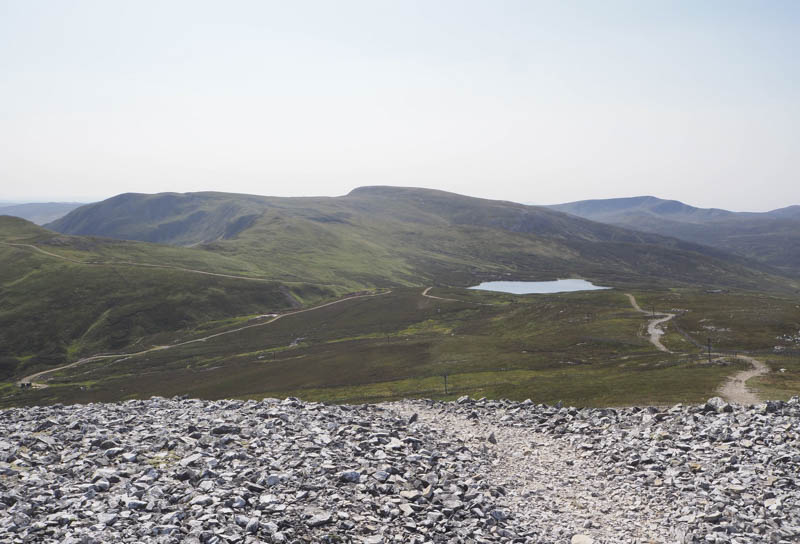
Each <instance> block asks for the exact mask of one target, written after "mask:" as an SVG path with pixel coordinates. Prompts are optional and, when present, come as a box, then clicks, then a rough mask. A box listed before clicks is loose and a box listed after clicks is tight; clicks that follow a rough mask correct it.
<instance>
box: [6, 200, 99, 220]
mask: <svg viewBox="0 0 800 544" xmlns="http://www.w3.org/2000/svg"><path fill="white" fill-rule="evenodd" d="M81 206H83V204H82V203H80V202H31V203H27V204H11V203H6V202H0V215H10V216H12V217H21V218H23V219H27V220H28V221H31V222H32V223H36V224H37V225H44V224H45V223H50V222H51V221H55V220H56V219H58V218H59V217H63V216H65V215H67V214H68V213H69V212H71V211H72V210H74V209H75V208H79V207H81Z"/></svg>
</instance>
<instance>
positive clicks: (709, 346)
mask: <svg viewBox="0 0 800 544" xmlns="http://www.w3.org/2000/svg"><path fill="white" fill-rule="evenodd" d="M708 362H709V363H710V362H711V338H709V339H708Z"/></svg>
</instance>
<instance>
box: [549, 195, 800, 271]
mask: <svg viewBox="0 0 800 544" xmlns="http://www.w3.org/2000/svg"><path fill="white" fill-rule="evenodd" d="M549 208H551V209H554V210H559V211H562V212H566V213H569V214H572V215H575V216H578V217H583V218H586V219H591V220H593V221H599V222H602V223H608V224H611V225H617V226H620V227H625V228H630V229H635V230H639V231H644V232H651V233H656V234H663V235H666V236H675V237H677V238H680V239H682V240H687V241H690V242H696V243H699V244H706V245H709V246H714V247H718V248H721V249H725V250H728V251H731V252H734V253H737V254H739V255H742V256H745V257H748V258H752V259H756V260H758V261H761V262H763V263H765V264H769V265H771V266H774V267H778V268H781V269H783V270H785V271H786V272H788V273H791V274H793V275H796V276H797V275H800V206H788V207H786V208H780V209H777V210H773V211H770V212H764V213H752V212H731V211H727V210H721V209H716V208H708V209H704V208H695V207H693V206H689V205H687V204H684V203H682V202H678V201H676V200H662V199H660V198H656V197H652V196H640V197H633V198H612V199H605V200H581V201H578V202H570V203H567V204H558V205H555V206H549Z"/></svg>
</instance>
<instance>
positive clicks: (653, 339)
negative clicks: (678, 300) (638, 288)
mask: <svg viewBox="0 0 800 544" xmlns="http://www.w3.org/2000/svg"><path fill="white" fill-rule="evenodd" d="M625 296H626V297H628V300H630V302H631V306H633V309H634V310H636V311H637V312H642V313H643V314H648V315H650V312H648V311H646V310H642V308H641V307H640V306H639V303H638V302H636V298H635V297H634V296H633V295H631V294H630V293H625ZM654 315H658V316H661V317H657V318H655V319H652V320H651V321H650V322H649V323H648V324H647V334H648V336H649V337H650V343H651V344H653V345H654V346H655V348H656V349H657V350H659V351H663V352H665V353H672V352H671V351H670V350H668V349H667V348H666V346H665V345H664V344H662V343H661V337H662V336H663V335H664V330H663V329H662V328H661V327H659V325H661V324H662V323H666V322H667V321H669V320H670V319H672V318H673V317H675V314H668V313H661V312H658V313H655V314H654Z"/></svg>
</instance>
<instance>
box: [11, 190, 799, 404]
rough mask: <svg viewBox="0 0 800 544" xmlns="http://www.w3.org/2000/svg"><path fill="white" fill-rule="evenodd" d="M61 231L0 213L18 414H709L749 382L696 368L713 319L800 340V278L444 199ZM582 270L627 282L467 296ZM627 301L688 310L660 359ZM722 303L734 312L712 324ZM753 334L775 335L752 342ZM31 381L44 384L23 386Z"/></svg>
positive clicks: (405, 197) (217, 204)
mask: <svg viewBox="0 0 800 544" xmlns="http://www.w3.org/2000/svg"><path fill="white" fill-rule="evenodd" d="M192 217H199V218H200V219H191V218H192ZM51 226H52V227H53V228H58V229H60V230H64V231H75V232H81V234H62V233H57V232H54V231H52V230H47V229H43V228H41V227H37V226H36V225H33V224H32V223H29V222H26V221H23V220H20V219H15V218H8V217H6V218H0V257H1V258H2V262H3V263H4V264H3V266H2V267H0V349H1V350H2V353H0V357H2V359H0V363H2V364H1V365H0V367H2V372H3V376H5V379H6V380H7V381H6V382H5V385H2V384H0V405H2V406H10V405H15V404H42V403H45V404H46V403H54V402H76V401H97V400H103V401H110V400H118V399H121V398H137V397H142V396H149V395H151V394H162V395H173V394H185V393H189V394H192V395H196V396H200V397H205V398H223V397H230V396H238V397H251V396H253V397H257V396H258V395H263V394H264V393H269V394H274V395H276V396H280V395H286V394H292V395H298V396H302V397H303V398H307V399H316V400H326V401H331V400H334V401H339V402H347V401H352V402H361V401H373V400H386V399H396V398H402V397H406V396H434V397H441V398H451V397H453V396H454V395H458V394H462V393H469V394H473V395H476V396H490V397H501V396H503V397H509V398H517V399H522V398H526V397H532V398H536V399H537V400H542V401H548V402H556V401H558V400H565V401H569V402H571V403H573V404H577V405H582V406H586V405H593V406H598V405H609V404H612V405H614V404H632V403H648V402H664V403H668V402H677V401H700V400H702V399H704V398H707V397H708V396H711V395H712V394H713V393H714V391H715V389H716V388H717V387H718V386H719V384H720V383H721V382H722V381H723V380H725V378H726V377H728V376H731V375H733V374H735V373H737V372H739V371H742V370H744V369H747V368H748V367H749V363H747V362H746V360H744V359H735V358H733V357H727V358H726V357H722V358H717V359H715V360H714V361H712V362H711V363H709V364H701V363H702V359H701V358H700V357H699V351H700V347H698V346H699V345H701V344H703V343H704V338H703V335H704V334H705V332H706V329H704V328H703V327H704V326H706V324H707V322H706V321H702V320H703V319H710V318H712V317H713V322H712V323H713V326H714V327H716V328H719V329H720V330H724V329H731V326H730V324H732V323H735V327H736V328H735V329H731V330H734V331H735V332H732V333H730V334H725V335H720V336H719V337H718V338H715V340H714V344H715V346H719V347H720V348H724V349H726V350H731V351H732V350H736V349H748V350H751V351H752V350H757V351H758V350H769V353H770V354H771V353H772V348H773V346H774V345H775V342H776V340H775V339H776V338H778V337H782V338H783V337H786V338H793V335H794V334H795V333H796V330H798V329H800V323H798V322H799V321H800V320H799V319H796V317H797V316H796V305H797V303H798V297H797V289H798V285H797V284H796V282H795V281H794V280H792V279H791V278H788V277H785V276H783V275H781V273H780V272H777V271H776V270H775V269H772V268H770V267H768V266H765V265H762V264H760V263H757V262H755V261H752V260H748V259H745V258H742V257H739V256H736V255H732V254H729V253H725V252H723V251H719V250H716V249H712V248H709V247H706V246H702V245H698V244H693V243H689V242H685V241H681V240H677V239H675V238H668V237H664V236H660V235H655V234H647V233H641V232H636V231H631V230H628V229H624V228H619V227H615V226H609V225H604V224H600V223H597V222H593V221H589V220H586V219H581V218H576V217H572V216H569V215H567V214H564V213H561V212H556V211H552V210H548V209H545V208H539V207H531V206H523V205H519V204H514V203H509V202H498V201H487V200H481V199H474V198H469V197H463V196H460V195H454V194H450V193H443V192H439V191H430V190H420V189H402V188H388V187H369V188H362V189H359V190H355V191H353V192H352V193H351V194H349V195H347V196H344V197H338V198H270V197H258V196H242V195H229V194H222V193H194V194H188V195H176V194H162V195H121V196H119V197H115V198H113V199H109V200H108V201H105V202H102V203H98V204H93V205H89V206H85V207H82V208H79V209H77V210H75V211H73V212H72V213H71V214H69V215H68V216H66V217H65V218H63V219H62V220H60V221H59V222H56V223H54V224H52V225H51ZM97 234H103V235H104V236H97ZM111 236H113V237H111ZM136 237H138V238H141V239H142V240H152V239H158V240H160V242H162V243H153V242H151V241H137V240H131V239H132V238H136ZM125 238H128V239H125ZM574 276H583V277H586V278H587V279H591V280H594V281H595V282H596V283H600V284H603V285H606V286H610V287H615V288H616V289H612V290H608V291H597V292H591V293H575V294H562V295H547V296H544V295H536V296H512V295H503V294H496V293H483V292H477V291H468V290H465V289H463V288H462V287H463V286H467V285H473V284H475V283H478V282H479V281H481V280H486V279H500V278H502V279H539V280H540V279H553V278H556V277H574ZM432 286H436V287H435V288H434V289H433V290H431V289H430V288H431V287H432ZM706 291H709V292H706ZM626 292H630V293H633V294H634V295H635V296H636V297H638V298H639V300H640V301H641V303H642V307H643V308H645V309H646V310H648V311H649V310H650V309H651V308H653V307H654V306H657V307H658V309H659V311H668V312H672V314H673V315H674V316H675V318H674V319H673V320H672V321H670V322H669V323H665V324H664V325H661V326H663V327H665V328H666V329H667V333H666V334H665V335H664V336H663V337H662V344H659V345H660V348H659V349H662V351H659V350H658V349H656V347H654V346H655V344H651V343H650V341H649V340H648V338H647V335H648V334H650V333H647V332H646V330H647V329H648V323H647V321H648V316H646V315H644V314H643V313H642V312H640V311H637V310H635V309H634V308H632V307H631V301H630V300H629V298H628V297H626V296H625V293H626ZM675 297H678V298H677V299H676V298H675ZM714 297H724V301H725V304H724V305H723V307H725V308H728V309H731V312H728V313H725V312H722V311H716V308H717V305H716V303H715V299H714ZM720 300H723V299H720ZM674 308H678V309H679V311H675V310H674ZM765 312H766V313H765ZM776 312H777V313H776ZM706 314H708V315H706ZM711 314H713V316H712V315H711ZM748 319H753V320H758V322H759V326H758V327H754V328H751V329H747V328H744V327H740V324H741V323H742V322H745V321H747V320H748ZM661 321H664V320H663V319H662V320H661ZM651 325H652V324H651ZM673 326H675V327H678V326H680V327H682V328H683V329H684V334H678V332H677V331H678V329H677V328H676V329H673V328H672V327H673ZM708 326H712V325H708ZM687 328H690V329H691V331H690V332H689V333H685V329H687ZM664 346H666V347H664ZM788 347H789V348H791V349H793V344H791V343H790V344H789V345H788ZM768 364H771V365H781V366H780V368H784V370H787V372H786V373H785V374H781V376H784V377H786V378H787V380H784V381H783V382H782V383H780V384H772V385H769V384H765V386H767V385H769V386H770V387H773V386H774V387H775V388H776V389H777V388H779V389H780V395H781V396H786V395H790V394H791V392H792V391H793V388H794V386H793V385H792V383H793V382H792V381H791V380H794V379H795V378H798V377H799V376H800V367H798V368H795V367H797V365H796V364H795V363H794V362H791V361H788V362H787V361H783V360H781V361H775V362H772V361H768ZM52 370H55V371H52ZM31 376H35V379H32V378H29V379H31V381H34V382H38V383H41V384H44V385H47V386H48V387H46V388H35V389H32V390H30V389H28V390H19V389H18V388H16V387H14V386H13V385H12V382H13V380H16V379H20V378H23V377H31ZM0 379H2V378H0Z"/></svg>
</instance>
